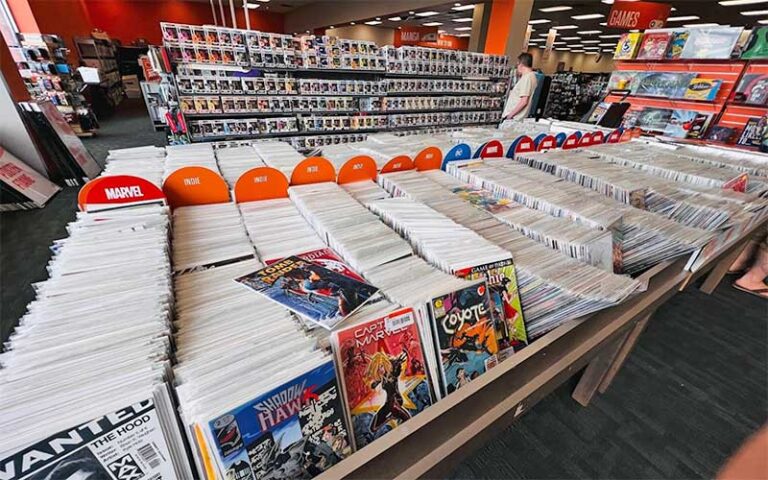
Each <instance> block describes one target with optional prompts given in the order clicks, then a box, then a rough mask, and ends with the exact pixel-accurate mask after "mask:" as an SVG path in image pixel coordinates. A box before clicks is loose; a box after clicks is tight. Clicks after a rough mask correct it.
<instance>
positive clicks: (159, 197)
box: [77, 175, 165, 211]
mask: <svg viewBox="0 0 768 480" xmlns="http://www.w3.org/2000/svg"><path fill="white" fill-rule="evenodd" d="M77 200H78V204H79V206H80V209H81V210H84V211H89V210H98V209H104V208H109V207H112V206H117V205H127V204H132V203H150V202H158V201H160V202H164V201H165V195H163V191H162V190H160V189H159V188H158V187H157V185H155V184H154V183H152V182H150V181H149V180H147V179H145V178H141V177H135V176H133V175H111V176H106V177H99V178H96V179H94V180H91V181H90V182H88V183H86V184H85V185H84V186H83V188H82V189H80V193H79V194H78V198H77Z"/></svg>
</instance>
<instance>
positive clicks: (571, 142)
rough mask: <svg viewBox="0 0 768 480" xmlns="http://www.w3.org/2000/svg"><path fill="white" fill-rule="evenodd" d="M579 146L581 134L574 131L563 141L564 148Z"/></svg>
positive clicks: (569, 148)
mask: <svg viewBox="0 0 768 480" xmlns="http://www.w3.org/2000/svg"><path fill="white" fill-rule="evenodd" d="M578 146H579V134H578V133H576V132H573V133H572V134H570V135H568V136H567V137H566V138H565V141H564V142H563V150H571V149H574V148H576V147H578Z"/></svg>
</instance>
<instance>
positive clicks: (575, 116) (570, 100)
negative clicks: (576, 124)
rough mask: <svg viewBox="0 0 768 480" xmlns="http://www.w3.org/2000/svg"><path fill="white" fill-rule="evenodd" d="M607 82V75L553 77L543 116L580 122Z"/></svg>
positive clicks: (564, 74) (556, 75)
mask: <svg viewBox="0 0 768 480" xmlns="http://www.w3.org/2000/svg"><path fill="white" fill-rule="evenodd" d="M607 80H608V77H607V75H605V74H591V73H573V72H568V73H556V74H554V75H552V82H551V83H550V87H549V94H548V95H547V103H546V105H545V106H544V115H543V116H544V117H545V118H554V119H557V120H566V121H578V120H579V119H581V117H583V116H584V114H585V113H587V111H589V109H590V107H591V106H592V103H593V102H594V101H596V100H597V99H598V97H599V96H600V92H602V91H603V90H604V89H605V86H606V83H607Z"/></svg>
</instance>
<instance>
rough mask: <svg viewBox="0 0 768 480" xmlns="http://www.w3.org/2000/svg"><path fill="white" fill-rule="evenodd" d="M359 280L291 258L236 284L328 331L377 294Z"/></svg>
mask: <svg viewBox="0 0 768 480" xmlns="http://www.w3.org/2000/svg"><path fill="white" fill-rule="evenodd" d="M350 270H351V269H350ZM358 278H359V277H358ZM358 278H353V277H351V276H348V275H344V274H343V273H339V272H336V271H333V270H329V269H327V268H325V267H323V266H321V265H318V264H316V263H313V262H310V261H308V260H304V259H302V258H301V257H295V256H294V257H287V258H284V259H282V260H280V261H278V262H275V263H273V264H271V265H269V266H267V267H264V268H262V269H261V270H257V271H255V272H253V273H250V274H248V275H245V276H243V277H240V278H236V279H235V281H236V282H239V283H242V284H243V285H245V286H247V287H250V288H251V289H253V290H255V291H256V292H259V293H261V294H262V295H264V296H266V297H267V298H269V299H270V300H272V301H274V302H277V303H279V304H280V305H283V306H284V307H286V308H288V309H289V310H291V311H293V312H295V313H297V314H299V315H301V316H302V317H304V318H306V319H308V320H309V321H311V322H313V323H316V324H318V325H320V326H321V327H324V328H327V329H329V330H330V329H332V328H333V327H334V326H335V325H337V324H338V323H340V322H341V321H342V320H344V319H345V318H347V317H348V316H349V315H351V314H352V313H354V311H355V310H357V309H358V308H360V307H361V306H363V305H364V304H365V303H366V302H368V301H369V300H371V299H372V298H373V297H374V296H375V295H376V294H377V293H378V289H377V288H376V287H374V286H373V285H369V284H367V283H364V282H361V281H360V280H358Z"/></svg>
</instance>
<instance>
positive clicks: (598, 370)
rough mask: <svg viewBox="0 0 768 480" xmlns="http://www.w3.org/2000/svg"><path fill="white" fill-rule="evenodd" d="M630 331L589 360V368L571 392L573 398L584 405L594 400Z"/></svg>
mask: <svg viewBox="0 0 768 480" xmlns="http://www.w3.org/2000/svg"><path fill="white" fill-rule="evenodd" d="M630 333H631V331H630V332H627V333H625V334H622V335H620V336H619V338H617V339H616V340H614V341H613V342H612V343H609V344H608V345H606V346H605V347H603V349H602V351H601V352H600V353H598V354H597V356H596V357H595V358H593V359H592V361H591V362H589V365H587V368H586V369H584V373H583V374H582V375H581V379H579V383H578V385H576V388H575V389H574V391H573V394H571V396H572V397H573V399H574V400H576V401H577V402H579V403H580V404H581V405H582V406H584V407H586V406H588V405H589V402H590V401H592V397H594V396H595V393H596V392H597V388H598V387H599V386H600V383H601V382H602V380H603V377H604V376H605V374H606V372H607V371H608V370H609V368H610V366H611V365H612V364H613V362H614V359H615V358H616V355H618V353H619V350H620V349H621V347H622V345H624V343H625V340H626V339H627V337H628V336H629V334H630Z"/></svg>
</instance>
